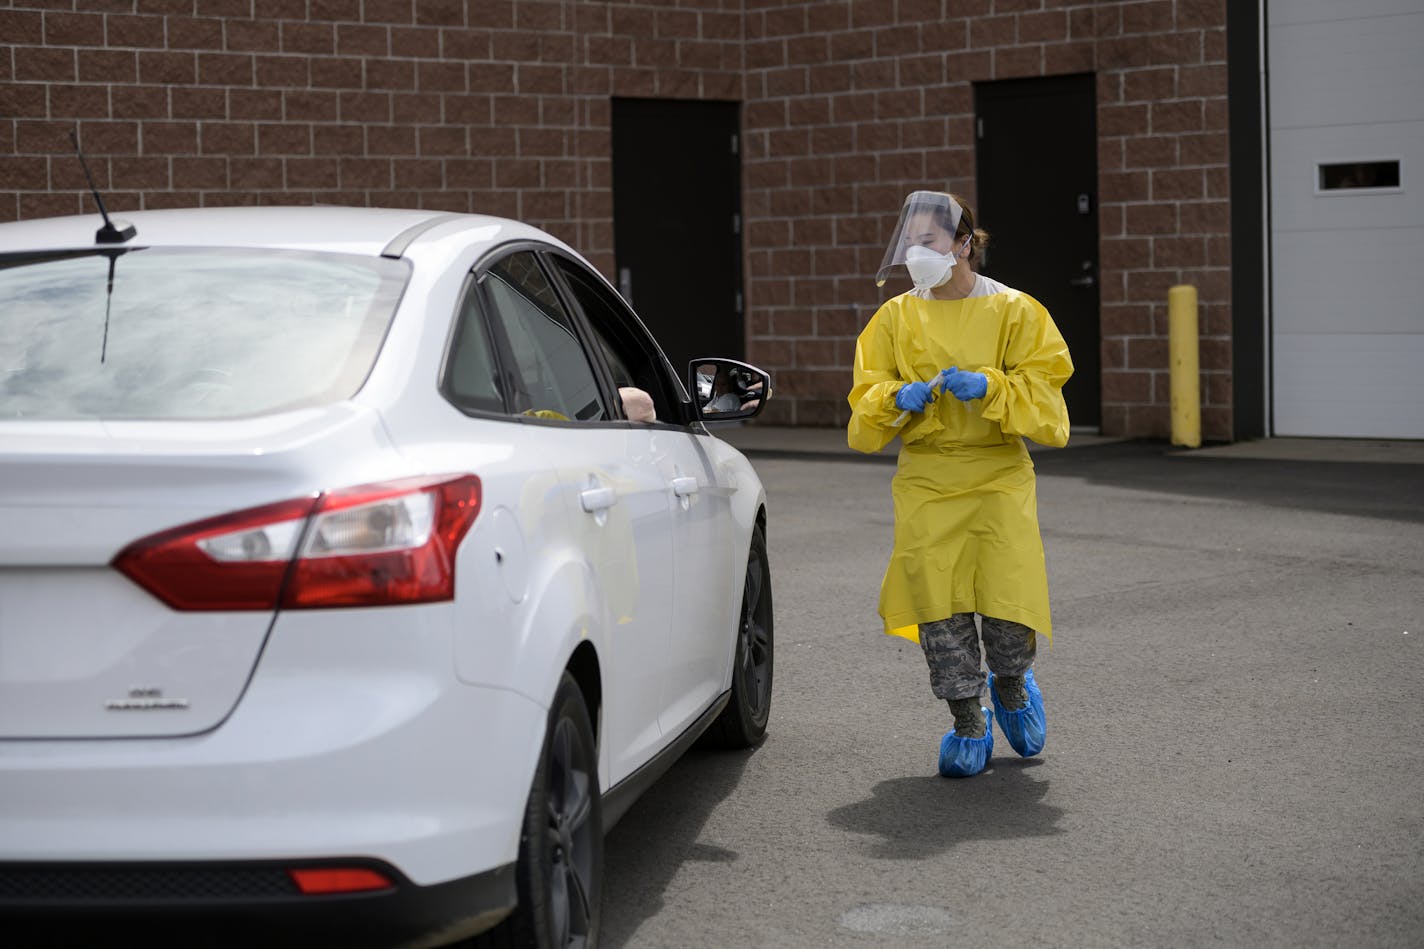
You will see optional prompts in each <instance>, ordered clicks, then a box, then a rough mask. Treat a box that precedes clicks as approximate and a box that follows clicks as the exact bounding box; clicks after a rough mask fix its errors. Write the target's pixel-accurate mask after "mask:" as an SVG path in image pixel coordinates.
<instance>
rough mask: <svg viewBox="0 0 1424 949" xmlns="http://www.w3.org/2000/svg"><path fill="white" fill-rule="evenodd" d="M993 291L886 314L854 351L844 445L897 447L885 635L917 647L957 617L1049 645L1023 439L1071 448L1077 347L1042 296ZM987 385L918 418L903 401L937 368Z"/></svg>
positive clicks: (906, 303) (889, 306)
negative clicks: (932, 629) (993, 622)
mask: <svg viewBox="0 0 1424 949" xmlns="http://www.w3.org/2000/svg"><path fill="white" fill-rule="evenodd" d="M986 283H987V286H988V288H990V289H991V290H993V291H995V292H991V293H989V294H988V295H987V296H971V297H968V298H966V299H963V300H934V299H922V298H920V297H917V296H915V295H914V294H912V293H905V294H901V295H900V296H898V297H895V298H894V299H891V300H889V301H887V302H886V303H885V304H884V305H882V306H881V307H880V309H879V310H878V311H876V313H875V316H873V317H872V318H871V320H870V323H869V324H868V325H867V326H866V327H865V329H864V331H862V332H861V334H860V338H859V340H857V342H856V349H855V377H854V387H853V388H852V389H851V392H850V396H849V400H850V405H851V419H850V426H849V430H848V439H847V440H848V442H849V444H850V447H851V448H854V449H856V450H857V451H863V452H875V451H879V450H880V449H881V448H883V447H885V445H887V444H889V442H890V440H891V439H892V438H894V437H895V436H896V435H899V436H900V439H901V448H900V456H899V465H898V468H897V470H896V473H895V479H894V481H893V483H892V486H891V494H892V497H893V499H894V502H895V548H894V551H893V553H892V554H891V556H890V564H889V566H888V567H887V568H886V570H885V579H884V581H883V583H882V584H881V588H880V615H881V616H882V617H883V618H884V620H885V631H886V632H887V633H890V634H892V635H897V636H904V637H905V638H906V639H910V640H913V641H915V642H918V641H919V631H918V629H917V626H918V625H919V624H920V623H927V622H932V621H934V620H940V619H944V618H946V617H948V616H950V615H952V614H954V613H976V612H977V613H980V614H983V615H985V616H993V617H995V618H997V619H1006V620H1012V621H1014V622H1016V623H1022V624H1024V625H1025V626H1028V627H1030V628H1031V629H1035V630H1037V631H1038V632H1040V633H1043V634H1044V635H1045V636H1049V637H1051V635H1052V631H1053V625H1052V621H1051V620H1050V617H1049V611H1048V576H1047V573H1046V571H1045V569H1044V563H1043V541H1042V539H1041V538H1040V537H1039V532H1038V499H1037V494H1036V492H1035V488H1034V474H1033V462H1032V461H1031V460H1030V459H1029V454H1028V449H1027V448H1026V447H1025V446H1024V444H1023V439H1024V438H1030V439H1032V440H1033V441H1035V442H1038V443H1039V444H1041V445H1052V446H1057V447H1061V446H1063V445H1066V444H1067V443H1068V408H1067V406H1066V405H1065V403H1064V401H1063V383H1064V382H1066V381H1067V380H1068V377H1069V376H1071V375H1072V374H1073V362H1072V359H1071V358H1070V357H1069V355H1068V346H1067V344H1066V343H1064V341H1063V336H1062V335H1061V334H1060V333H1059V332H1058V327H1057V326H1055V325H1054V324H1053V319H1052V317H1050V316H1049V315H1048V311H1047V310H1046V309H1044V307H1043V305H1042V304H1040V303H1039V302H1038V301H1037V300H1035V299H1034V298H1033V297H1031V296H1029V295H1028V294H1026V293H1021V292H1019V291H1017V290H1012V289H1009V288H1007V287H1003V286H1002V285H1001V284H994V283H992V282H986V281H984V279H983V278H979V286H980V287H984V286H986ZM950 366H957V367H958V368H960V369H966V370H973V371H975V372H982V373H983V374H984V375H985V376H986V377H987V378H988V382H989V386H988V391H987V392H986V393H985V395H984V397H983V398H982V399H974V400H971V401H969V402H961V401H959V400H958V399H956V398H955V397H954V395H953V394H952V393H949V392H944V393H937V395H936V399H935V401H934V402H933V403H931V404H930V405H928V406H926V408H925V411H924V413H923V414H918V413H914V412H911V413H910V415H909V417H908V419H907V420H906V422H905V423H904V424H903V425H902V426H900V427H899V428H897V427H896V425H895V421H896V419H897V418H898V417H899V415H900V414H901V410H900V409H898V408H896V407H895V392H896V390H898V389H899V388H900V387H901V386H902V385H904V384H905V383H907V382H913V381H922V382H929V381H930V380H932V379H933V378H934V377H935V375H936V374H937V373H938V372H939V371H940V370H941V369H947V368H949V367H950Z"/></svg>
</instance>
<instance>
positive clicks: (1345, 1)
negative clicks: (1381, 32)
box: [1269, 0, 1424, 26]
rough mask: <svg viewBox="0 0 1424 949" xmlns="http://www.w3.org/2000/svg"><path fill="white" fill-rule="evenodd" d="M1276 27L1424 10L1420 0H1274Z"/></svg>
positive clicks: (1273, 23)
mask: <svg viewBox="0 0 1424 949" xmlns="http://www.w3.org/2000/svg"><path fill="white" fill-rule="evenodd" d="M1269 7H1270V10H1269V13H1270V17H1271V25H1272V26H1288V25H1291V24H1298V23H1320V22H1322V21H1327V20H1362V19H1365V18H1367V17H1378V16H1392V15H1394V14H1397V13H1420V12H1424V4H1421V3H1420V2H1419V0H1270V3H1269Z"/></svg>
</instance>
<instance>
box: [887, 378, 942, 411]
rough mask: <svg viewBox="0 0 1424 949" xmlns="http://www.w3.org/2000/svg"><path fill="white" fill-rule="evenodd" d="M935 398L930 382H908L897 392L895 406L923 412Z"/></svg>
mask: <svg viewBox="0 0 1424 949" xmlns="http://www.w3.org/2000/svg"><path fill="white" fill-rule="evenodd" d="M882 398H883V396H882ZM933 398H934V389H933V388H932V387H931V386H930V384H929V383H928V382H910V383H906V384H905V385H903V386H901V387H900V388H899V390H897V391H896V393H895V408H897V409H904V410H905V411H907V412H923V411H924V410H925V406H926V405H928V404H929V402H930V400H931V399H933Z"/></svg>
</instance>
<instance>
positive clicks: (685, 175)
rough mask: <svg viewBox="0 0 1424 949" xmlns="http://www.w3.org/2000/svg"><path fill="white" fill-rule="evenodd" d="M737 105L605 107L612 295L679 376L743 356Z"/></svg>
mask: <svg viewBox="0 0 1424 949" xmlns="http://www.w3.org/2000/svg"><path fill="white" fill-rule="evenodd" d="M738 151H739V149H738V112H737V104H736V103H735V102H697V101H688V100H673V99H614V100H613V251H614V257H615V258H616V265H615V266H616V267H617V281H616V282H617V284H618V290H619V292H620V293H622V294H623V297H624V299H626V300H627V301H628V302H629V303H631V304H632V306H633V309H634V310H635V311H637V313H638V316H639V317H641V318H642V320H643V322H644V323H646V324H647V326H648V328H649V329H650V330H652V333H653V335H654V336H655V337H657V340H658V343H659V344H660V345H661V346H662V348H663V351H664V352H666V353H667V355H668V358H669V359H670V360H671V361H672V364H673V368H675V369H676V370H677V372H678V374H679V375H681V376H684V382H685V381H686V380H685V376H686V370H687V364H688V362H689V361H690V360H692V359H695V358H698V357H702V356H730V357H733V358H742V356H743V355H744V341H743V326H742V236H741V184H740V167H741V166H740V159H739V157H738Z"/></svg>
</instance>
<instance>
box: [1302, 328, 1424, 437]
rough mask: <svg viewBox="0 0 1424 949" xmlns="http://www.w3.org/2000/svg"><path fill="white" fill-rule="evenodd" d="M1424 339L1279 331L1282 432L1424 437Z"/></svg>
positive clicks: (1417, 336)
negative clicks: (1423, 370)
mask: <svg viewBox="0 0 1424 949" xmlns="http://www.w3.org/2000/svg"><path fill="white" fill-rule="evenodd" d="M1421 366H1424V334H1419V333H1411V334H1383V333H1382V334H1376V335H1370V336H1364V335H1360V336H1351V335H1348V334H1339V333H1331V334H1315V333H1277V334H1276V339H1275V380H1276V406H1275V408H1276V434H1277V435H1303V436H1319V437H1330V436H1335V437H1359V438H1424V402H1421V401H1420V399H1421V396H1424V391H1421V389H1420V385H1419V378H1420V367H1421Z"/></svg>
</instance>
